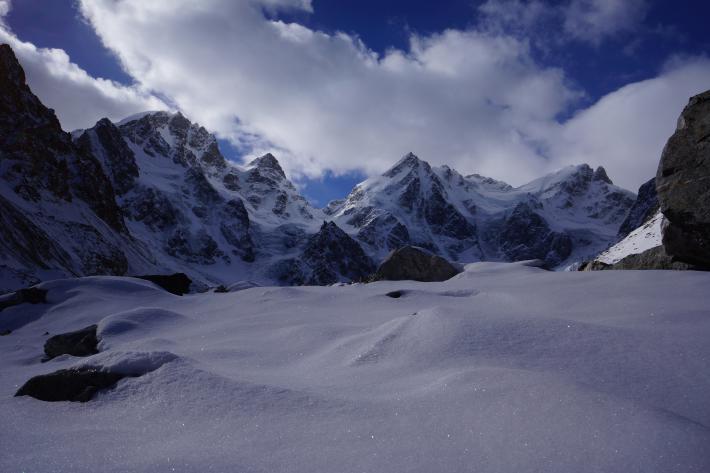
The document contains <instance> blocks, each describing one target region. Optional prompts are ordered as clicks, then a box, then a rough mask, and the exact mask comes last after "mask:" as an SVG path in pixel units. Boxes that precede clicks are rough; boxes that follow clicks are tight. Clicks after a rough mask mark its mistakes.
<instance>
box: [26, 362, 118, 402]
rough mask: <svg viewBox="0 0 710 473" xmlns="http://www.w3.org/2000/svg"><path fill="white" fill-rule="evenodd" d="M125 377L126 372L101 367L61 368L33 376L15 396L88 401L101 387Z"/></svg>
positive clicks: (55, 400)
mask: <svg viewBox="0 0 710 473" xmlns="http://www.w3.org/2000/svg"><path fill="white" fill-rule="evenodd" d="M125 377H126V375H125V374H119V373H111V372H108V371H103V370H101V369H99V368H75V369H68V370H59V371H55V372H53V373H49V374H43V375H40V376H35V377H34V378H31V379H30V380H29V381H27V382H26V383H25V384H23V385H22V387H21V388H20V389H19V390H18V391H17V393H15V396H30V397H33V398H35V399H39V400H40V401H48V402H57V401H72V402H87V401H89V400H91V398H92V397H94V394H96V393H97V392H98V391H100V390H101V389H106V388H109V387H111V386H113V385H115V384H116V383H117V382H118V381H120V380H121V379H123V378H125Z"/></svg>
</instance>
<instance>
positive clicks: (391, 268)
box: [372, 246, 461, 282]
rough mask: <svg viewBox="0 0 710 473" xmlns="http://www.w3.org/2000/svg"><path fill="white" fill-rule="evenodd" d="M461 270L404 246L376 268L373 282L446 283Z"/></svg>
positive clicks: (426, 253)
mask: <svg viewBox="0 0 710 473" xmlns="http://www.w3.org/2000/svg"><path fill="white" fill-rule="evenodd" d="M460 272H461V270H460V269H459V268H457V267H456V266H454V265H453V264H451V263H449V262H448V261H447V260H445V259H444V258H442V257H441V256H437V255H435V254H433V253H430V252H429V251H426V250H424V249H423V248H417V247H414V246H404V247H402V248H399V249H397V250H394V251H393V252H391V253H390V254H389V256H387V258H385V260H384V261H383V262H382V264H380V266H379V267H378V268H377V271H376V272H375V274H374V275H373V277H372V279H373V280H375V281H403V280H413V281H422V282H432V281H446V280H447V279H450V278H452V277H454V276H456V275H457V274H458V273H460Z"/></svg>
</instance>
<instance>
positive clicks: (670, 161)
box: [656, 91, 710, 267]
mask: <svg viewBox="0 0 710 473" xmlns="http://www.w3.org/2000/svg"><path fill="white" fill-rule="evenodd" d="M656 189H657V191H658V200H659V202H660V204H661V210H662V211H663V214H664V215H665V216H666V218H667V219H668V222H669V223H668V225H667V226H666V227H665V228H664V231H663V246H664V247H665V249H666V252H667V253H668V254H669V255H671V256H673V257H674V258H676V259H677V260H679V261H683V262H686V263H690V264H694V265H698V266H702V267H710V91H707V92H704V93H702V94H700V95H697V96H695V97H693V98H691V99H690V102H689V103H688V105H687V106H686V107H685V109H684V110H683V113H682V114H681V116H680V118H679V119H678V127H677V128H676V131H675V133H674V134H673V136H671V137H670V139H669V140H668V142H667V143H666V146H665V148H664V149H663V154H662V155H661V162H660V164H659V167H658V173H657V174H656Z"/></svg>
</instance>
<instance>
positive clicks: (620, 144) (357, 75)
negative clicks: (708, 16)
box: [0, 0, 710, 189]
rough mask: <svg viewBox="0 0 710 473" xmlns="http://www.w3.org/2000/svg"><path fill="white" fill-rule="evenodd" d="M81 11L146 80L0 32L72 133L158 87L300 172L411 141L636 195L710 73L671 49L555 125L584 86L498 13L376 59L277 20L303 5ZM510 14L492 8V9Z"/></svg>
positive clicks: (345, 166) (185, 2)
mask: <svg viewBox="0 0 710 473" xmlns="http://www.w3.org/2000/svg"><path fill="white" fill-rule="evenodd" d="M576 1H578V0H573V2H572V3H570V4H565V5H563V6H570V5H572V4H573V3H575V2H576ZM600 1H601V0H600ZM632 1H633V0H632ZM489 3H490V5H493V4H492V3H491V2H489ZM0 5H2V0H0ZM498 5H499V6H500V5H502V6H503V7H506V5H508V6H510V5H513V7H516V8H522V9H524V10H525V11H521V12H518V13H515V14H514V15H513V16H511V17H509V18H510V19H511V21H512V18H513V17H521V16H522V17H523V19H524V20H525V21H526V22H528V24H529V25H533V24H534V21H535V19H536V18H540V15H543V14H544V9H540V7H539V6H535V5H541V4H540V3H538V2H537V1H535V0H533V1H529V2H523V1H520V0H510V1H508V2H499V3H498ZM80 7H81V12H82V14H83V15H84V16H85V18H86V19H87V20H88V21H89V22H90V24H91V25H92V26H93V28H94V29H95V31H96V32H97V34H98V36H99V38H100V39H101V41H102V42H103V44H104V45H105V46H106V47H107V48H109V49H111V50H112V51H113V52H114V53H115V54H116V56H117V57H118V59H119V60H120V62H121V64H122V67H123V68H124V69H125V70H126V71H127V72H128V73H129V74H130V75H131V76H132V77H133V78H134V79H135V80H136V82H137V83H136V85H134V86H129V87H127V86H122V85H119V84H116V83H114V82H111V81H105V80H101V79H95V78H93V77H90V76H89V75H88V74H86V72H84V71H83V70H81V69H80V68H79V67H78V66H76V65H75V64H72V63H71V61H70V59H69V58H68V57H67V56H66V54H65V53H64V52H63V51H61V50H56V49H38V48H35V47H34V46H33V45H31V44H29V43H24V42H22V41H20V40H19V39H18V38H16V37H15V36H14V35H13V34H12V32H10V31H9V30H8V29H7V27H4V26H0V41H7V42H10V44H11V45H12V46H13V48H14V49H15V50H16V52H17V54H18V56H20V59H21V61H22V62H23V65H24V66H25V67H26V69H27V73H28V78H29V80H30V83H31V86H32V87H33V88H34V89H35V91H36V92H37V93H38V95H40V97H41V98H42V99H43V100H44V101H45V102H46V103H48V105H50V106H52V107H54V108H55V109H57V111H58V114H59V116H60V119H61V120H62V122H63V123H64V124H65V127H67V128H73V127H82V126H86V125H89V124H91V123H92V122H93V121H95V120H96V119H98V118H100V117H101V116H109V118H112V119H118V118H122V117H123V116H126V115H129V114H131V113H134V112H136V111H139V110H144V109H156V108H165V104H164V103H163V102H162V101H161V100H159V99H157V98H156V97H155V96H154V95H153V94H152V93H151V91H156V93H159V94H160V97H166V99H167V100H169V102H170V103H171V104H173V105H174V106H176V107H177V108H180V109H181V110H183V111H184V112H185V113H186V114H187V115H188V116H189V117H190V118H192V119H193V120H196V121H199V122H200V123H201V124H203V125H205V126H206V127H207V128H209V129H211V130H213V131H216V132H217V133H218V134H219V135H220V136H222V137H224V138H228V139H230V140H231V141H232V142H233V143H235V144H236V145H237V146H238V147H240V148H241V149H242V150H243V151H245V152H247V153H248V154H250V155H256V154H260V153H262V152H266V151H275V152H276V153H278V156H279V159H280V160H281V161H282V162H283V164H284V165H285V167H286V168H287V170H288V171H290V173H291V175H292V176H293V177H296V178H298V177H299V176H304V175H306V176H309V177H315V176H320V175H322V174H323V173H324V172H325V171H333V172H335V173H336V174H337V173H345V172H348V171H353V170H357V171H364V172H365V173H368V174H373V173H379V172H382V171H383V170H384V169H385V168H387V167H389V166H390V165H391V164H392V163H393V162H394V161H395V160H397V159H398V158H399V157H400V156H401V155H403V154H405V153H406V152H408V151H414V152H416V153H417V154H419V155H420V156H421V157H422V158H424V159H426V160H428V161H430V162H431V163H432V164H449V165H452V166H453V167H455V168H457V169H459V170H460V171H461V172H463V173H472V172H478V173H481V174H484V175H489V176H492V177H495V178H499V179H504V180H507V181H509V182H510V183H511V184H514V185H517V184H522V183H523V182H525V181H527V180H530V179H533V178H535V177H539V176H540V175H541V174H542V173H544V172H549V171H552V170H555V169H557V168H559V167H561V166H563V165H566V164H577V163H581V162H588V163H589V164H591V165H593V166H596V165H604V166H605V167H607V168H608V170H609V173H610V175H611V177H612V178H613V179H615V180H616V181H617V182H618V183H620V184H621V185H624V186H626V187H628V188H631V189H635V188H636V187H637V186H638V185H639V184H640V183H641V182H643V181H645V180H646V179H648V178H649V177H651V176H652V175H654V174H655V167H656V165H657V162H658V158H659V155H660V151H661V148H662V146H663V143H664V142H665V140H666V139H667V137H668V136H669V135H670V134H671V133H672V131H673V128H674V123H675V120H676V118H677V116H678V114H679V112H680V110H681V109H682V107H683V105H684V104H685V103H686V101H687V99H688V97H689V96H690V95H692V94H695V93H698V92H700V91H702V90H703V88H704V87H706V79H707V77H709V76H710V61H709V60H708V59H706V58H685V59H676V60H673V61H670V62H669V63H668V64H667V65H666V67H665V68H664V69H663V70H662V71H660V72H659V75H658V77H656V78H653V79H650V80H647V81H642V82H638V83H634V84H629V85H627V86H626V87H624V88H622V89H620V90H618V91H616V92H613V93H611V94H609V95H608V96H606V97H604V98H602V99H601V100H599V101H598V103H596V104H594V105H592V106H591V107H589V108H587V109H585V110H581V111H579V112H577V113H576V114H575V115H574V116H573V117H572V118H571V119H569V120H566V121H561V120H560V119H559V117H560V116H566V115H568V114H569V111H570V109H571V107H574V106H577V105H578V99H579V97H581V96H582V95H583V92H582V91H580V90H577V89H575V87H573V86H571V85H570V84H569V82H568V81H567V78H566V77H565V74H564V72H563V71H562V70H560V69H557V68H552V67H545V66H542V65H540V64H539V63H538V62H536V60H535V59H534V55H533V54H532V53H531V51H530V42H529V41H528V40H526V39H525V38H524V37H522V35H518V34H514V31H513V34H511V30H510V29H508V30H505V29H503V28H498V29H496V28H493V27H492V26H491V25H493V23H491V22H489V23H488V26H487V27H483V26H479V27H477V28H471V29H468V30H465V31H462V30H446V31H443V32H440V33H438V34H433V35H428V36H422V35H416V34H413V35H412V36H411V37H410V42H409V46H408V47H407V48H406V49H404V50H399V49H392V50H389V51H387V52H386V53H385V54H377V53H375V52H374V51H372V50H370V49H369V48H368V47H367V45H365V44H364V43H363V42H362V41H361V40H359V39H358V38H357V37H353V36H351V35H347V34H344V33H334V34H326V33H323V32H320V31H316V30H312V29H309V28H307V27H305V26H303V25H300V24H297V23H287V22H284V21H280V20H274V19H272V18H273V17H274V15H273V13H274V12H276V11H278V10H283V9H290V10H293V9H297V10H302V11H304V12H308V11H311V10H312V8H313V5H312V4H311V2H310V1H309V0H245V1H241V2H234V1H231V0H204V1H201V2H193V1H191V0H170V1H167V0H163V1H161V0H152V1H150V2H145V1H142V0H120V1H117V0H81V3H80ZM503 7H501V8H503ZM528 9H530V10H528ZM505 11H508V12H510V11H511V10H505V9H503V10H500V11H498V12H497V13H496V11H494V10H493V7H489V14H490V15H489V19H490V18H493V16H494V15H499V16H500V15H502V14H503V13H504V12H505ZM526 11H527V12H529V13H527V16H525V15H526V13H525V12H526ZM560 11H561V10H560ZM567 11H568V10H565V12H567ZM585 11H586V10H585ZM546 21H551V20H549V18H548V20H546ZM605 34H607V33H605Z"/></svg>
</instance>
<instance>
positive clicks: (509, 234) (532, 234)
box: [497, 202, 572, 266]
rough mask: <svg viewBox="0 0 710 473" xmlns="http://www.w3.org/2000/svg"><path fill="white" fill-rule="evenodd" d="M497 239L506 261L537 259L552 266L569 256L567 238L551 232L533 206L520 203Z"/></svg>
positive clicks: (504, 222)
mask: <svg viewBox="0 0 710 473" xmlns="http://www.w3.org/2000/svg"><path fill="white" fill-rule="evenodd" d="M538 205H539V204H538ZM497 235H498V241H499V245H500V248H501V251H502V252H503V254H504V255H505V256H506V258H507V259H508V260H509V261H524V260H531V259H540V260H544V261H545V262H546V263H547V264H548V265H549V266H555V265H557V264H559V263H560V262H562V261H564V260H565V259H566V258H567V257H568V256H569V255H570V253H571V252H572V239H571V238H570V236H569V235H568V234H566V233H560V232H555V231H553V230H551V229H550V226H549V225H548V224H547V222H546V221H545V219H543V218H542V217H541V216H540V214H538V213H537V212H536V211H535V209H534V203H533V202H531V203H528V202H521V203H519V204H518V205H517V206H516V207H515V208H514V209H513V211H512V212H511V213H510V214H509V215H507V216H506V218H505V220H503V222H502V224H501V226H500V227H499V228H498V229H497Z"/></svg>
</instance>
